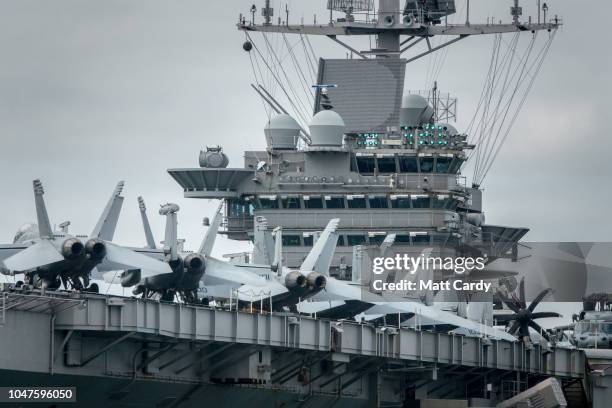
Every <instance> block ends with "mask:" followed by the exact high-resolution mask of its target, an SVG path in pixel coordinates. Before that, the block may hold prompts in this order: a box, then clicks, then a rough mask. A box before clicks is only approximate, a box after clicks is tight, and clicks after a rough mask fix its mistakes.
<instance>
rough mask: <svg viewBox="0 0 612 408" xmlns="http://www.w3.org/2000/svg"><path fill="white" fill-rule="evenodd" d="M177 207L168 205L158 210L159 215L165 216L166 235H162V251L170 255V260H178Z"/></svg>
mask: <svg viewBox="0 0 612 408" xmlns="http://www.w3.org/2000/svg"><path fill="white" fill-rule="evenodd" d="M178 210H179V206H178V205H176V204H172V203H168V204H165V205H162V207H161V208H160V209H159V215H165V216H166V233H165V235H164V251H165V252H167V253H169V254H170V260H171V261H175V260H177V259H178V231H177V230H178V220H177V215H176V213H177V212H178Z"/></svg>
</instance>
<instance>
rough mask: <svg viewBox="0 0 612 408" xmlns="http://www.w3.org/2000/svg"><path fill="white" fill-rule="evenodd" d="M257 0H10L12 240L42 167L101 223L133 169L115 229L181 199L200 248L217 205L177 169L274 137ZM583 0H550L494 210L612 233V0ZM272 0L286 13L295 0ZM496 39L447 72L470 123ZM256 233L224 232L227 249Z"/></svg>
mask: <svg viewBox="0 0 612 408" xmlns="http://www.w3.org/2000/svg"><path fill="white" fill-rule="evenodd" d="M251 3H252V1H232V2H227V1H226V2H215V3H213V2H210V1H195V0H191V1H188V0H184V1H179V2H176V1H175V2H168V1H159V0H147V1H143V0H141V1H130V0H106V1H103V2H100V1H93V0H56V1H53V2H49V1H45V0H3V1H2V2H1V3H0V4H2V13H1V14H0V53H1V55H2V63H1V64H0V140H1V145H0V146H1V147H0V191H2V192H3V194H2V201H3V205H4V212H3V214H2V215H0V242H10V241H11V240H12V237H13V234H14V231H15V230H16V229H17V228H18V227H19V225H21V224H22V223H24V222H26V221H29V220H32V219H33V218H34V215H35V214H34V207H33V200H32V191H31V190H32V187H31V180H32V179H34V178H41V179H42V181H43V183H44V185H45V187H46V192H47V194H46V199H47V204H48V207H49V213H50V216H51V218H52V222H53V223H59V222H62V221H64V220H67V219H69V220H71V221H72V225H73V232H78V233H88V232H89V231H90V230H91V229H92V228H93V226H94V224H95V221H96V219H97V217H98V213H99V212H100V211H101V209H102V206H103V204H104V202H105V201H106V200H107V197H108V195H109V194H110V192H111V191H112V189H113V187H114V185H115V183H116V182H117V181H118V180H120V179H125V180H126V183H127V184H126V189H125V195H126V197H127V198H126V203H125V205H124V212H123V214H122V218H121V220H120V226H119V229H118V233H117V242H119V243H123V244H132V245H135V244H138V245H143V244H144V238H143V236H142V229H141V226H140V221H139V218H138V212H137V206H136V196H137V195H139V194H142V195H143V196H144V197H145V199H146V201H147V204H148V207H149V210H150V211H149V215H150V217H151V218H152V224H153V229H154V232H155V233H156V238H157V240H161V238H162V233H163V220H162V219H161V218H160V217H159V216H158V215H157V208H158V205H159V204H160V203H162V202H166V201H173V202H177V203H178V204H179V205H180V206H181V208H182V209H181V212H180V213H179V220H180V226H179V233H180V236H182V237H185V238H187V239H188V244H187V247H189V248H196V247H197V246H198V245H199V241H200V239H201V236H202V232H203V228H202V227H201V219H202V217H203V216H205V215H210V214H211V212H212V211H213V210H214V208H215V207H216V205H217V204H216V203H215V202H209V201H204V200H186V199H184V198H183V197H182V191H181V190H180V188H179V187H178V185H177V184H176V183H175V182H174V181H173V180H172V179H171V178H170V177H169V176H168V174H167V173H166V169H167V168H170V167H191V166H195V165H197V155H198V152H199V149H200V148H202V147H204V146H205V145H207V144H208V145H210V144H217V143H219V144H221V145H222V146H223V147H224V150H225V152H226V153H227V154H228V155H229V156H230V166H237V167H240V166H241V165H242V151H243V150H244V149H245V148H248V149H254V148H262V147H263V146H264V137H263V130H262V129H263V125H264V123H265V121H266V115H265V113H264V111H263V109H262V106H261V102H260V101H259V100H258V99H257V97H256V95H254V93H253V92H252V90H251V89H250V88H249V86H248V84H249V83H250V82H251V81H252V74H251V70H250V64H249V60H248V57H247V55H246V53H244V52H243V51H242V48H241V45H242V42H243V41H244V36H243V34H241V33H239V32H237V30H236V29H235V22H236V20H237V17H238V13H239V12H245V13H246V12H247V11H248V8H249V7H250V4H251ZM259 3H262V2H259ZM523 3H524V7H525V9H526V10H525V14H528V13H530V14H534V13H535V6H534V5H535V0H531V1H523ZM584 3H585V4H587V5H586V6H584V7H580V8H577V7H576V2H575V1H569V0H550V1H548V4H549V6H550V8H551V12H552V13H558V14H559V15H560V16H562V17H563V19H564V22H565V26H564V27H563V28H562V29H561V32H560V33H559V35H558V36H557V38H556V40H555V43H554V44H553V47H552V50H551V53H550V55H549V57H548V59H547V61H546V62H545V65H544V67H543V70H542V72H541V74H540V77H539V79H538V81H537V83H536V86H535V87H534V89H533V90H532V92H531V95H530V98H529V99H528V103H527V105H526V107H525V109H524V110H523V112H522V114H521V116H520V120H519V122H518V123H517V124H516V126H515V127H514V130H513V132H512V134H511V136H510V138H509V140H508V142H507V144H506V145H505V146H504V148H503V150H502V153H501V154H500V156H499V159H498V160H497V162H496V163H495V165H494V167H493V169H492V171H491V173H490V174H489V176H488V178H487V181H486V183H485V186H484V187H485V188H486V190H485V196H484V200H485V209H486V215H487V221H488V222H489V223H493V224H507V225H514V226H517V225H520V226H527V227H529V228H531V230H532V231H531V233H530V234H529V235H528V239H530V240H551V241H556V240H601V241H605V240H608V238H609V224H610V223H609V220H608V219H607V218H604V217H601V216H600V215H599V214H603V213H606V212H607V211H608V208H609V202H610V201H611V199H612V194H611V192H610V183H609V182H608V175H609V174H610V173H611V170H612V161H611V160H609V159H608V158H607V157H605V156H604V155H608V154H609V151H610V150H611V149H610V148H611V147H612V143H611V142H610V136H609V135H608V133H607V131H608V127H607V125H606V123H607V118H606V115H607V114H608V112H607V111H608V110H609V107H608V106H607V105H608V98H609V96H610V94H612V92H611V91H612V89H610V88H611V85H610V80H609V72H612V66H611V65H612V64H611V62H612V61H611V58H612V57H611V56H610V54H611V53H610V52H609V51H610V47H609V43H608V40H607V38H609V36H608V32H607V30H608V29H607V28H606V27H605V24H602V23H601V22H599V23H597V22H593V21H591V20H592V19H593V17H594V15H609V14H610V12H611V11H612V4H611V3H610V2H603V1H598V2H595V1H590V2H584ZM273 4H274V6H275V8H276V10H277V12H278V10H280V9H284V4H285V2H279V1H273ZM324 4H325V1H323V0H321V1H308V2H306V1H296V0H294V1H289V5H290V8H291V10H292V11H291V13H292V14H291V17H290V18H291V19H295V20H296V21H297V20H298V19H299V18H300V17H302V16H304V18H305V21H306V22H310V21H311V20H312V11H310V10H311V8H312V7H316V9H317V10H318V14H319V19H320V20H321V19H323V18H324V16H325V15H326V13H325V11H324ZM463 4H464V1H462V0H460V1H458V9H460V10H461V9H464V8H463ZM510 5H511V1H509V0H504V1H498V0H472V10H473V15H472V21H473V22H477V21H483V20H486V18H487V17H490V16H495V18H496V19H499V18H503V19H504V20H505V21H508V20H509V16H508V13H509V7H510ZM258 6H260V4H258ZM595 8H599V9H601V11H597V12H595V11H594V10H595ZM458 19H459V20H462V19H464V16H463V15H461V16H459V17H458ZM587 26H588V29H587ZM586 33H588V34H589V36H588V37H587V35H586ZM527 35H529V34H527ZM349 41H352V43H354V44H358V42H355V41H356V40H354V39H350V40H349ZM313 44H314V45H315V48H316V49H317V52H318V53H319V54H320V55H321V56H330V57H331V56H336V57H342V56H343V55H344V50H343V49H341V48H339V47H338V46H337V45H335V44H334V43H332V42H330V41H324V40H313ZM491 44H492V39H491V38H470V39H467V40H464V41H462V42H461V43H459V44H458V45H457V46H455V47H454V48H452V49H451V50H450V51H449V53H448V56H447V58H446V65H447V66H446V67H445V69H444V70H443V72H442V73H441V75H440V77H439V82H440V86H441V87H442V88H443V89H444V90H448V91H450V92H451V93H453V94H454V95H455V96H457V97H458V98H459V108H460V109H459V129H460V130H462V126H464V125H465V124H466V123H467V122H468V121H469V118H470V117H471V115H472V113H473V110H474V108H475V106H476V102H477V99H478V96H479V95H480V91H481V88H482V83H483V80H484V75H485V73H486V70H487V68H488V65H487V64H488V59H489V57H490V52H491ZM426 68H427V60H424V61H423V62H421V63H418V64H412V65H409V67H408V75H407V80H406V88H409V89H421V88H424V87H425V85H426V84H425V71H426ZM604 118H606V119H604ZM246 248H248V246H247V245H245V244H240V243H236V242H231V241H226V240H222V241H221V242H220V243H219V245H217V248H216V250H215V253H216V254H221V253H225V252H228V251H235V250H240V249H246Z"/></svg>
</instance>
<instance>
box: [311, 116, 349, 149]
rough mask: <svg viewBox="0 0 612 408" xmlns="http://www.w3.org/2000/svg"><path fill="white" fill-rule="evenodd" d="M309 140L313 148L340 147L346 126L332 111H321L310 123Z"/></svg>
mask: <svg viewBox="0 0 612 408" xmlns="http://www.w3.org/2000/svg"><path fill="white" fill-rule="evenodd" d="M309 128H310V138H311V139H312V145H313V146H340V145H342V138H343V137H344V130H345V128H346V125H345V124H344V120H343V119H342V117H341V116H340V115H339V114H338V113H337V112H334V111H333V110H322V111H320V112H318V113H317V114H316V115H314V116H313V118H312V120H311V121H310V125H309Z"/></svg>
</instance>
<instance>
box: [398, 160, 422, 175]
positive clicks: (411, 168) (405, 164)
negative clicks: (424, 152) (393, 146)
mask: <svg viewBox="0 0 612 408" xmlns="http://www.w3.org/2000/svg"><path fill="white" fill-rule="evenodd" d="M398 159H399V165H400V171H401V172H402V173H418V172H419V169H418V167H417V159H416V157H414V156H404V157H398Z"/></svg>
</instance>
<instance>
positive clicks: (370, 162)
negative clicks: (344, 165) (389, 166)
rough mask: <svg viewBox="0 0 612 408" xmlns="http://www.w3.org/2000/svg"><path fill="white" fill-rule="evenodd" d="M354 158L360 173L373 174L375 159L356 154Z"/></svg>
mask: <svg viewBox="0 0 612 408" xmlns="http://www.w3.org/2000/svg"><path fill="white" fill-rule="evenodd" d="M356 159H357V170H359V173H360V174H374V169H375V168H376V160H375V159H374V157H362V156H358V157H357V158H356Z"/></svg>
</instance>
